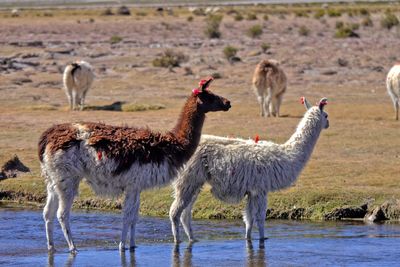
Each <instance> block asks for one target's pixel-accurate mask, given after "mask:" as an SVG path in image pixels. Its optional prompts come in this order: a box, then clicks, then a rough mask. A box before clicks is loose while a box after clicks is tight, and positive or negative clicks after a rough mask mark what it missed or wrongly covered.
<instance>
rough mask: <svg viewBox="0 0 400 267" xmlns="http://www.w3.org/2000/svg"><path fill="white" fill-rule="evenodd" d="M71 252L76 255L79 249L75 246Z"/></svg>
mask: <svg viewBox="0 0 400 267" xmlns="http://www.w3.org/2000/svg"><path fill="white" fill-rule="evenodd" d="M69 253H71V254H72V255H76V254H78V250H77V249H76V248H73V249H71V250H70V251H69Z"/></svg>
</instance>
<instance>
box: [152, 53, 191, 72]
mask: <svg viewBox="0 0 400 267" xmlns="http://www.w3.org/2000/svg"><path fill="white" fill-rule="evenodd" d="M187 60H188V57H187V56H186V55H185V54H183V53H182V52H174V51H173V50H172V49H166V50H165V51H164V52H163V54H162V55H161V56H160V57H158V58H156V59H154V60H153V66H154V67H163V68H172V67H179V66H180V64H181V63H183V62H186V61H187Z"/></svg>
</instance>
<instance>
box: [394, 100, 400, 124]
mask: <svg viewBox="0 0 400 267" xmlns="http://www.w3.org/2000/svg"><path fill="white" fill-rule="evenodd" d="M399 106H400V99H396V101H395V103H394V110H395V112H396V121H398V120H399Z"/></svg>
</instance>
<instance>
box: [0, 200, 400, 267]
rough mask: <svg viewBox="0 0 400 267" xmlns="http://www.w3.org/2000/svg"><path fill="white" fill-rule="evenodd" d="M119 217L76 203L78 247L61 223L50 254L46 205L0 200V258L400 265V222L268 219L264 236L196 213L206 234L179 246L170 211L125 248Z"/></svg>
mask: <svg viewBox="0 0 400 267" xmlns="http://www.w3.org/2000/svg"><path fill="white" fill-rule="evenodd" d="M120 225H121V216H120V214H118V213H103V212H102V213H100V212H82V211H78V212H76V211H74V212H73V214H72V231H73V234H74V239H75V243H76V244H77V246H78V250H79V253H78V255H77V256H75V257H74V256H71V255H70V254H69V253H68V249H67V246H66V242H65V240H64V237H63V236H62V233H61V229H60V227H59V225H58V223H56V225H55V226H56V227H55V244H56V248H57V251H58V252H57V253H56V254H55V255H53V256H48V254H47V251H46V237H45V229H44V223H43V220H42V216H41V210H26V209H15V208H7V207H0V266H3V265H4V266H124V267H125V266H265V265H268V266H288V265H289V266H310V265H335V266H337V265H339V266H360V265H362V266H400V261H399V257H400V245H399V244H400V224H396V223H392V224H370V225H365V224H363V223H361V222H358V223H357V222H316V223H311V222H296V221H268V222H267V223H266V233H267V235H268V237H269V239H268V240H266V241H265V242H264V244H260V243H259V242H258V240H254V241H253V242H252V243H247V242H246V241H245V240H243V239H242V236H243V234H244V227H243V223H242V222H240V221H195V222H194V231H195V234H196V237H197V238H198V239H199V242H197V243H194V244H193V245H191V246H190V245H188V243H187V242H183V243H182V244H181V245H180V246H179V247H175V246H174V245H173V243H172V235H171V231H170V225H169V221H168V220H167V219H164V218H150V217H141V218H140V219H139V222H138V227H137V232H136V233H137V245H138V248H137V249H136V251H135V252H133V253H130V252H126V253H123V254H122V255H120V253H119V252H118V250H117V247H118V238H119V234H120ZM253 235H254V236H257V232H254V233H253ZM260 245H261V247H260ZM262 245H264V247H263V246H262Z"/></svg>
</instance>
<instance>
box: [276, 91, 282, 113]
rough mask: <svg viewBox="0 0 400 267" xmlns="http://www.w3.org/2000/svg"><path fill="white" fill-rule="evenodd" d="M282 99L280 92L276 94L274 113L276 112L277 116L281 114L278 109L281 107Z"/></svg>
mask: <svg viewBox="0 0 400 267" xmlns="http://www.w3.org/2000/svg"><path fill="white" fill-rule="evenodd" d="M282 99H283V93H281V94H280V95H279V96H277V99H276V108H275V113H276V116H277V117H280V116H281V115H280V112H279V110H280V109H281V104H282Z"/></svg>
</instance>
